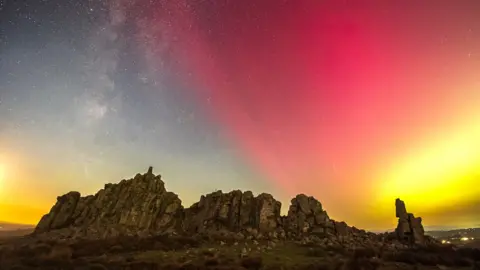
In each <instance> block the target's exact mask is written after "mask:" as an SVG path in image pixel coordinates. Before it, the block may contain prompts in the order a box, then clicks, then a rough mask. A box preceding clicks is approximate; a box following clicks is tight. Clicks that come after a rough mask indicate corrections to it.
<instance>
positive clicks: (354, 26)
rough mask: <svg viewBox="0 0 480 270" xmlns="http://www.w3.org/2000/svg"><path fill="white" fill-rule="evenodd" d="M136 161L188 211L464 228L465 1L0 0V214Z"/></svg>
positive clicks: (479, 41) (471, 46) (472, 165)
mask: <svg viewBox="0 0 480 270" xmlns="http://www.w3.org/2000/svg"><path fill="white" fill-rule="evenodd" d="M148 166H153V167H154V169H155V171H156V173H160V174H162V176H163V178H164V180H165V182H166V186H167V189H168V190H170V191H174V192H175V193H177V194H179V195H180V197H181V199H182V201H183V203H184V206H187V207H188V206H189V205H191V204H192V203H193V202H195V201H197V200H198V199H199V197H200V195H201V194H205V193H209V192H213V191H214V190H223V191H230V190H234V189H242V190H252V191H253V192H254V193H256V194H258V193H261V192H268V193H272V194H273V195H274V196H275V197H276V198H277V199H278V200H280V201H282V203H283V207H282V208H283V211H284V212H285V211H286V210H288V205H289V201H290V198H291V197H293V196H294V195H295V194H297V193H306V194H309V195H313V196H315V197H316V198H317V199H319V200H320V201H321V202H322V203H323V205H324V207H325V208H326V210H327V211H328V212H329V214H330V216H331V217H333V218H334V219H337V220H345V221H346V222H347V223H349V224H350V225H355V226H357V227H361V228H366V229H388V228H393V227H394V226H395V212H394V200H395V198H397V197H400V198H402V199H403V200H405V201H406V203H407V209H408V210H409V211H412V212H414V213H415V214H416V215H420V216H422V217H423V218H424V224H425V225H427V226H452V227H456V226H460V227H463V226H480V216H479V215H478V213H479V212H480V185H479V183H480V2H479V1H477V0H470V1H466V0H465V1H462V0H459V1H450V0H438V1H393V0H392V1H338V0H336V1H334V0H325V1H320V0H316V1H314V0H291V1H289V0H282V1H280V0H275V1H274V0H265V1H256V0H255V1H254V0H243V1H236V0H223V1H214V0H203V1H188V0H176V1H166V0H156V1H154V0H134V1H127V0H110V1H109V0H102V1H99V0H95V1H94V0H89V1H86V0H85V1H78V0H50V1H48V0H38V1H27V0H16V1H13V0H0V220H4V221H12V222H21V223H37V222H38V220H39V218H40V217H41V216H42V214H44V213H45V212H47V211H48V210H49V208H50V207H51V205H52V204H53V203H54V202H55V200H56V196H58V195H60V194H63V193H66V192H68V191H70V190H78V191H80V192H81V193H82V194H91V193H94V192H96V191H97V190H98V189H100V188H102V187H103V185H104V184H105V183H107V182H118V181H120V180H121V179H123V178H130V177H132V176H133V175H135V174H136V173H137V172H143V171H146V169H147V168H148Z"/></svg>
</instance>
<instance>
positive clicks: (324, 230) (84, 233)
mask: <svg viewBox="0 0 480 270" xmlns="http://www.w3.org/2000/svg"><path fill="white" fill-rule="evenodd" d="M396 207H397V217H399V226H398V228H397V232H396V234H397V235H398V237H399V238H401V240H402V241H411V242H418V243H421V242H424V241H425V239H424V231H423V227H422V224H421V222H422V220H421V218H415V217H414V216H413V214H410V213H407V212H406V209H405V204H404V203H403V201H401V200H398V199H397V201H396ZM280 208H281V203H280V202H279V201H277V200H275V198H274V197H273V196H272V195H270V194H267V193H262V194H260V195H258V196H254V195H253V193H252V192H251V191H246V192H242V191H240V190H234V191H231V192H228V193H223V192H222V191H216V192H213V193H210V194H207V195H203V196H201V197H200V201H199V202H197V203H195V204H193V205H192V206H191V207H189V208H184V207H183V206H182V202H181V200H180V199H179V197H178V196H177V195H176V194H175V193H172V192H169V191H167V190H166V189H165V184H164V182H163V181H162V179H161V176H160V175H154V174H153V169H152V168H151V167H150V168H149V169H148V172H147V173H145V174H137V175H136V176H135V177H134V178H133V179H130V180H122V181H120V182H119V183H117V184H106V185H105V187H104V188H103V189H101V190H100V191H98V192H97V193H96V194H95V195H89V196H85V197H81V195H80V193H79V192H75V191H72V192H69V193H67V194H65V195H62V196H59V197H58V198H57V202H56V204H55V205H54V206H53V207H52V208H51V210H50V212H49V213H48V214H46V215H44V216H43V217H42V219H41V220H40V222H39V223H38V225H37V226H36V228H35V235H41V234H46V233H57V234H61V235H62V237H68V238H84V237H86V238H108V237H116V236H119V235H149V234H159V233H181V234H227V233H230V234H235V235H237V236H240V237H241V236H242V235H243V236H245V237H247V236H248V235H256V238H258V237H262V236H264V237H269V238H284V239H285V238H288V239H298V238H300V239H302V238H304V237H305V236H309V237H313V236H321V237H326V236H327V237H334V238H336V239H341V240H342V241H343V240H348V241H363V240H365V239H369V238H375V237H376V234H374V233H370V232H366V231H365V230H360V229H357V228H355V227H351V226H348V225H347V224H346V223H345V222H341V221H335V220H332V219H330V217H329V216H328V214H327V212H326V211H325V210H324V209H323V207H322V204H321V203H320V202H319V201H318V200H317V199H315V198H313V197H311V196H307V195H305V194H299V195H297V196H295V197H294V198H293V199H292V200H291V203H290V206H289V209H288V214H287V215H286V216H281V214H280V212H281V211H280Z"/></svg>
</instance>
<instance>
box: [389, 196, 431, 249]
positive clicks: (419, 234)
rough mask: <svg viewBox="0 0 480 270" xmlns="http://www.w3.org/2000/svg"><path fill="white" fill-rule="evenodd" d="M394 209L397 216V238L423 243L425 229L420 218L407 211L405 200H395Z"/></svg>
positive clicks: (408, 241)
mask: <svg viewBox="0 0 480 270" xmlns="http://www.w3.org/2000/svg"><path fill="white" fill-rule="evenodd" d="M395 211H396V216H397V217H398V225H397V228H396V229H395V232H396V234H397V237H398V239H399V240H400V241H403V242H407V243H412V244H413V243H414V244H424V243H425V230H424V228H423V225H422V218H421V217H417V218H416V217H415V216H414V215H413V214H411V213H408V212H407V209H406V207H405V202H403V201H402V200H400V199H396V200H395Z"/></svg>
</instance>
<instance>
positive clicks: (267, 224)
mask: <svg viewBox="0 0 480 270" xmlns="http://www.w3.org/2000/svg"><path fill="white" fill-rule="evenodd" d="M280 207H281V203H280V202H278V201H276V200H275V199H274V198H273V197H272V195H270V194H260V195H259V196H257V197H254V196H253V193H252V192H250V191H247V192H243V193H242V192H241V191H239V190H235V191H232V192H229V193H223V192H222V191H216V192H213V193H210V194H208V195H206V196H201V197H200V201H199V202H198V203H195V204H193V205H192V206H191V207H190V208H188V209H185V221H184V228H185V230H186V231H187V232H192V233H203V232H212V231H222V230H223V231H230V232H240V231H242V230H244V229H247V228H250V229H256V230H258V231H260V232H269V231H272V230H275V229H276V228H277V227H278V226H279V224H280Z"/></svg>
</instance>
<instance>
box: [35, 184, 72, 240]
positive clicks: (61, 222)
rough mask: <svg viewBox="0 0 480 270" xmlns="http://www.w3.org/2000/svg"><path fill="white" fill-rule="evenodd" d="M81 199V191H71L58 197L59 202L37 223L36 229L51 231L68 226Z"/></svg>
mask: <svg viewBox="0 0 480 270" xmlns="http://www.w3.org/2000/svg"><path fill="white" fill-rule="evenodd" d="M79 199H80V193H78V192H74V191H72V192H69V193H67V194H65V195H63V196H59V197H57V202H56V203H55V205H54V206H53V207H52V210H51V211H50V213H48V214H46V215H44V216H43V217H42V219H41V220H40V222H39V223H38V225H37V228H36V231H39V232H41V231H49V230H55V229H61V228H64V227H67V226H69V225H71V224H72V223H73V220H72V218H71V216H72V213H73V212H74V211H75V208H76V206H77V203H78V201H79Z"/></svg>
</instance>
